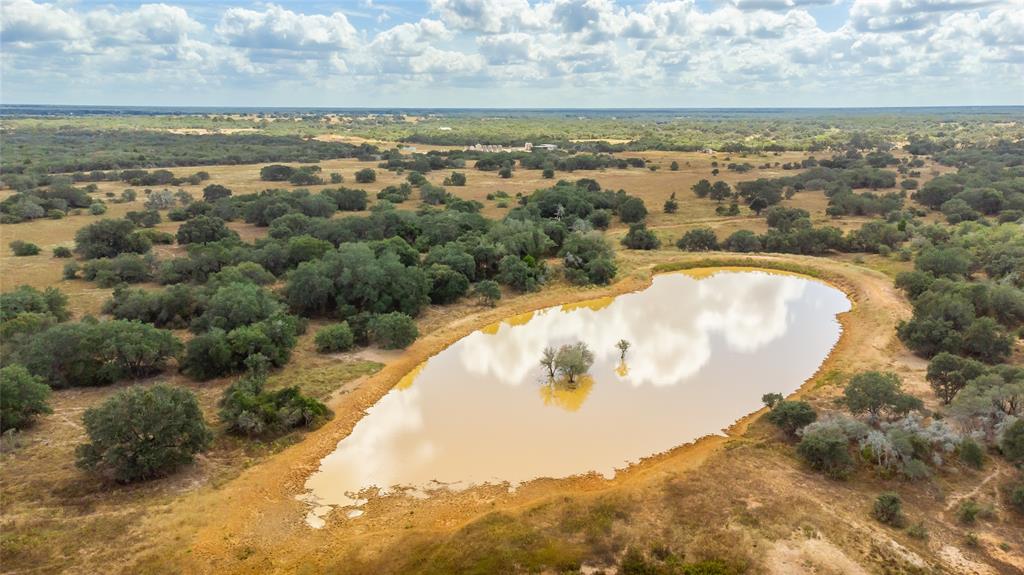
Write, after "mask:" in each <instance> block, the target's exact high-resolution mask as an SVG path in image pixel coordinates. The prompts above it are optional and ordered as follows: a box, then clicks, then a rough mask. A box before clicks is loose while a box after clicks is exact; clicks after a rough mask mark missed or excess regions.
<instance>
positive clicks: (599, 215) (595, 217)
mask: <svg viewBox="0 0 1024 575" xmlns="http://www.w3.org/2000/svg"><path fill="white" fill-rule="evenodd" d="M587 221H589V222H590V225H592V226H594V229H596V230H607V229H608V226H609V225H611V223H612V213H611V211H609V210H594V211H593V212H591V214H590V217H588V218H587Z"/></svg>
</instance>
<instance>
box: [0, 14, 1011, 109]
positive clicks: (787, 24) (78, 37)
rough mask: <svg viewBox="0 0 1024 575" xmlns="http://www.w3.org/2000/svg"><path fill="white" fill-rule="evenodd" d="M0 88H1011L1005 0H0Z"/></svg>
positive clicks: (135, 93) (430, 91)
mask: <svg viewBox="0 0 1024 575" xmlns="http://www.w3.org/2000/svg"><path fill="white" fill-rule="evenodd" d="M0 42H2V44H0V70H2V73H3V82H2V84H0V100H2V101H3V102H4V103H54V104H93V105H97V104H109V105H132V104H135V105H214V106H231V105H245V106H336V107H346V106H369V107H373V106H409V107H736V106H739V107H758V106H913V105H984V104H1022V103H1024V96H1022V95H1024V0H842V1H834V0H642V1H639V0H429V1H422V2H420V1H411V0H405V1H385V0H352V1H345V2H324V1H318V0H316V1H291V2H277V3H272V2H238V1H231V2H198V1H192V0H185V1H175V0H168V1H167V2H165V3H142V2H96V1H92V0H79V1H73V0H59V1H54V2H43V1H35V0H4V1H3V2H2V4H0Z"/></svg>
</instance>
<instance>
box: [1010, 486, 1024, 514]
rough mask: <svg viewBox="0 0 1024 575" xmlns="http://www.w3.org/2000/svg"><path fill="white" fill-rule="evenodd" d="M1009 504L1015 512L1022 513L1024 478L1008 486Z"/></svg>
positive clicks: (1023, 512)
mask: <svg viewBox="0 0 1024 575" xmlns="http://www.w3.org/2000/svg"><path fill="white" fill-rule="evenodd" d="M1007 491H1009V500H1010V505H1011V506H1012V507H1013V508H1014V509H1015V510H1016V511H1017V513H1021V514H1024V480H1018V481H1017V482H1016V483H1013V484H1011V485H1010V486H1009V489H1008V490H1007Z"/></svg>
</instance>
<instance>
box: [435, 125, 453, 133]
mask: <svg viewBox="0 0 1024 575" xmlns="http://www.w3.org/2000/svg"><path fill="white" fill-rule="evenodd" d="M438 130H441V131H442V132H451V131H452V128H451V126H441V127H440V128H438Z"/></svg>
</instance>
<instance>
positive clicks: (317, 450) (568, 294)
mask: <svg viewBox="0 0 1024 575" xmlns="http://www.w3.org/2000/svg"><path fill="white" fill-rule="evenodd" d="M665 255H668V254H663V255H661V257H658V256H659V254H641V257H638V258H637V260H639V261H636V262H635V263H636V264H637V266H636V267H635V268H633V269H632V271H631V272H629V273H628V274H624V279H622V280H621V281H619V282H617V283H615V284H613V285H610V286H605V287H602V288H595V289H587V290H581V289H579V288H574V287H568V286H565V287H562V286H559V287H556V288H554V289H551V290H550V291H548V292H541V293H540V294H527V295H525V296H520V297H517V298H516V299H515V300H512V301H511V302H509V304H505V305H500V306H498V307H497V308H495V309H493V310H485V311H482V312H472V313H469V314H467V315H465V316H463V317H460V318H458V319H457V320H455V321H453V322H451V323H449V324H447V325H445V326H443V327H441V328H438V329H436V330H434V331H432V332H430V333H428V334H426V335H425V336H424V337H422V338H421V339H420V340H418V341H417V342H416V343H414V344H413V345H412V346H410V348H408V349H407V350H406V351H405V352H403V353H402V354H401V355H400V356H399V357H398V358H397V359H396V360H395V361H394V362H392V363H390V364H389V365H388V366H386V367H385V368H384V369H382V370H381V371H380V372H378V373H377V374H375V375H374V376H372V377H369V378H367V379H366V380H364V381H363V382H362V384H361V385H360V386H359V387H358V388H356V389H354V390H353V391H351V392H350V393H348V394H345V395H344V396H342V397H338V398H335V399H334V401H332V405H331V407H332V408H333V409H334V410H335V412H336V416H335V418H334V419H333V420H332V421H331V422H329V423H328V424H326V425H325V426H324V427H322V428H321V429H319V430H317V431H316V432H314V433H311V434H309V435H308V436H307V437H306V438H305V440H304V441H303V442H302V443H301V444H298V445H296V446H294V447H292V448H290V449H288V450H286V451H285V452H283V453H281V454H279V455H277V456H275V457H274V458H272V459H270V460H268V461H265V462H263V463H261V464H260V465H258V466H256V467H254V468H253V469H250V470H248V471H247V472H245V473H244V474H243V475H242V476H240V477H239V478H237V479H236V481H234V482H232V484H230V485H227V486H225V489H226V490H229V491H231V492H232V494H233V495H234V497H227V498H223V495H224V494H223V493H221V494H220V495H221V498H222V499H226V500H228V501H233V505H232V508H233V512H231V513H228V514H223V515H221V516H220V517H221V521H220V524H217V525H213V524H211V525H210V526H209V528H207V529H203V530H201V532H200V534H199V535H198V536H197V538H196V546H195V547H194V548H193V551H194V553H196V555H195V556H194V558H196V559H199V557H207V558H209V559H210V560H217V559H220V560H223V559H224V556H225V555H227V554H225V553H224V552H223V551H216V549H217V548H220V547H222V546H223V545H224V541H223V538H224V537H226V536H227V535H226V534H227V533H232V534H238V533H244V532H247V531H251V530H252V522H253V521H254V520H255V521H257V522H258V521H262V520H264V519H265V518H266V516H267V515H268V514H269V515H271V516H273V517H274V521H275V522H276V523H283V524H284V525H279V526H278V529H281V528H285V529H286V530H287V532H288V533H290V534H291V535H294V536H295V538H297V540H296V544H298V540H299V539H302V538H303V537H307V536H309V533H310V532H313V531H314V530H312V529H310V528H309V527H308V526H307V525H306V524H305V521H304V518H305V515H306V512H307V508H306V503H304V502H302V501H300V500H299V499H298V498H297V496H301V495H303V494H304V493H305V487H304V486H305V481H306V479H307V478H308V477H309V476H310V475H311V474H312V473H314V472H315V471H316V470H317V469H318V468H319V463H320V460H321V459H322V458H323V457H325V456H326V455H328V454H329V453H331V452H332V451H333V450H334V449H336V447H337V445H338V443H339V442H340V441H341V440H342V439H344V438H345V437H347V436H348V435H349V434H350V433H351V431H352V429H353V428H354V426H355V424H356V423H357V422H358V421H359V420H360V419H362V417H363V416H364V415H365V413H366V410H367V409H368V408H369V407H371V406H372V405H374V404H375V403H377V402H378V401H379V400H380V399H381V398H382V397H383V396H384V395H385V394H386V393H388V392H389V391H390V390H391V389H392V388H393V387H394V385H395V384H397V383H398V382H399V381H400V380H401V379H402V378H403V377H404V376H405V375H406V374H408V373H409V372H410V371H411V370H413V369H415V368H416V366H418V365H420V364H421V363H423V362H424V361H426V360H427V359H428V358H430V357H431V356H433V355H435V354H437V353H439V352H440V351H441V350H443V349H444V348H445V347H447V346H449V345H451V344H452V343H454V342H455V341H458V340H459V339H461V338H463V337H465V336H466V335H468V334H470V333H472V332H473V331H476V330H479V329H481V328H484V327H486V326H488V325H491V324H494V323H496V322H500V321H501V320H502V319H504V318H507V317H512V316H516V315H519V314H523V313H529V312H534V311H538V310H541V309H545V308H550V307H556V306H560V305H571V304H578V303H581V302H585V301H588V300H594V299H599V298H604V297H610V296H618V295H622V294H626V293H630V292H635V291H639V290H642V289H646V288H647V287H649V286H650V285H651V283H652V281H653V277H654V276H655V275H657V274H659V273H665V272H673V271H683V270H686V269H696V268H706V267H714V268H722V269H727V268H755V269H758V270H761V271H768V272H782V273H793V274H797V275H804V276H807V277H810V278H811V279H814V280H817V281H822V282H824V283H827V284H828V285H830V286H832V287H835V288H837V289H839V290H840V291H842V292H843V293H844V294H845V295H846V297H847V298H848V299H849V300H850V302H851V308H850V310H849V311H847V312H844V313H841V314H838V315H837V316H836V319H837V320H838V321H839V323H840V326H841V330H842V331H841V334H840V337H839V340H838V341H837V343H836V344H835V346H833V348H832V350H831V351H830V352H829V354H828V355H827V356H826V357H825V358H824V360H823V361H822V363H821V365H820V366H819V367H818V369H817V371H816V372H815V374H814V375H813V376H811V377H810V378H808V379H807V380H806V381H804V382H803V383H802V384H801V385H800V387H799V388H797V390H796V391H795V392H794V393H793V394H792V395H793V396H796V397H802V396H804V395H806V394H807V393H808V392H809V391H810V390H811V389H814V388H816V386H817V383H819V382H820V381H821V380H822V379H823V376H824V375H825V374H827V373H828V372H830V371H832V370H834V369H835V368H836V367H837V366H838V365H839V364H840V363H841V362H842V359H843V357H844V356H845V355H846V354H845V351H846V350H847V348H848V347H849V343H848V342H849V340H850V339H851V335H852V334H853V332H854V330H855V329H856V325H855V323H854V321H853V319H852V317H853V316H855V315H856V314H857V313H858V311H859V304H860V302H861V300H862V298H863V295H864V294H862V293H861V289H860V286H859V285H858V282H857V281H856V280H855V279H854V278H855V277H856V276H857V275H858V274H864V273H869V274H875V273H876V272H872V271H870V270H867V269H866V268H862V267H858V266H851V265H849V264H845V263H842V262H836V261H832V260H819V259H815V258H811V257H806V256H804V257H802V256H778V255H765V256H748V257H728V256H725V257H723V256H718V255H713V254H700V255H696V254H695V255H690V256H687V255H680V254H673V257H671V258H665V257H664V256H665ZM652 256H653V257H652ZM644 260H654V261H644ZM658 260H660V261H658ZM878 275H879V276H880V275H881V274H878ZM762 412H763V410H759V411H756V412H753V413H750V414H748V415H746V416H744V417H742V418H740V419H739V420H737V421H736V422H734V423H733V424H732V425H730V426H729V427H728V428H726V429H724V430H723V432H724V434H725V435H709V436H705V437H702V438H699V439H697V440H695V441H692V442H689V443H686V444H683V445H680V446H677V447H675V448H673V449H670V450H668V451H665V452H662V453H659V454H656V455H652V456H649V457H646V458H643V459H641V460H640V461H637V462H635V463H633V464H632V465H629V466H628V467H627V468H625V469H624V470H621V471H618V472H617V473H616V475H615V477H614V478H613V479H604V478H603V477H598V476H595V474H589V475H580V476H574V477H570V478H565V479H544V478H538V479H535V480H533V481H530V482H528V483H526V484H524V485H521V486H520V487H519V488H518V489H517V490H516V491H515V492H514V493H507V489H506V488H504V487H503V486H486V485H485V486H479V487H474V488H471V489H469V490H467V491H463V492H459V493H455V494H439V495H438V496H437V497H436V498H435V497H432V498H430V499H429V500H416V502H415V503H410V502H408V501H402V499H408V498H396V497H383V498H377V499H375V500H374V501H372V502H371V503H370V504H368V505H367V506H366V508H365V509H366V514H365V515H364V516H363V517H361V518H360V519H359V521H358V522H356V523H358V524H359V525H354V524H353V523H352V522H350V521H348V520H347V519H345V518H344V517H341V515H343V514H339V513H336V514H332V515H330V516H328V517H327V518H326V519H327V521H326V525H325V527H324V528H323V529H321V530H319V531H316V533H317V536H318V537H317V538H319V537H321V536H327V537H331V535H330V534H331V533H334V532H336V531H338V530H344V529H346V528H349V527H351V528H352V529H355V530H356V531H357V533H362V534H367V535H368V534H370V533H374V534H378V535H380V534H383V533H389V532H392V530H394V529H396V527H395V526H394V525H393V524H392V523H393V520H394V519H395V518H394V517H391V516H392V515H395V514H398V513H409V514H411V513H416V516H417V518H418V519H417V523H422V522H423V521H426V524H428V525H434V526H435V527H434V528H446V529H451V528H455V527H457V526H459V525H464V524H466V523H468V522H469V521H472V520H473V519H475V518H476V517H479V516H480V515H481V514H482V513H484V512H487V511H493V510H494V509H506V510H508V509H515V508H518V507H521V506H523V505H527V504H529V503H530V502H535V501H537V500H539V499H543V498H544V497H548V496H550V495H552V494H555V493H560V492H576V493H578V492H599V491H602V490H604V489H608V488H611V487H614V486H616V485H620V484H623V483H625V482H629V481H632V480H634V479H637V478H640V477H642V476H644V475H645V474H647V473H649V472H651V471H652V470H654V469H656V468H657V467H658V466H659V464H660V463H662V462H665V461H669V460H671V461H672V462H673V467H674V469H675V470H676V471H678V470H694V469H697V468H699V467H700V466H701V464H702V463H703V462H705V461H706V460H707V459H708V458H709V457H711V456H712V455H714V454H715V453H717V452H719V451H720V450H722V449H723V448H724V447H725V446H726V444H728V443H730V442H732V441H735V440H737V439H740V438H741V437H742V436H743V435H744V434H745V433H746V431H747V429H748V427H749V426H750V424H751V423H752V422H753V421H755V420H756V419H757V418H758V417H759V416H760V415H761V414H762ZM503 491H505V492H506V493H503ZM257 494H258V497H257V498H256V499H254V496H256V495H257ZM480 500H486V501H488V502H490V505H487V506H483V505H480ZM241 501H250V502H251V505H243V506H242V507H238V504H239V503H240V502H241ZM239 509H245V511H239ZM389 517H390V519H389ZM285 525H287V526H288V527H285ZM278 535H282V533H280V532H278ZM291 539H292V537H289V540H291ZM300 546H301V547H306V546H307V545H306V544H305V543H303V544H301V545H300ZM259 547H263V545H259ZM309 551H310V552H313V551H312V550H311V549H310V550H309Z"/></svg>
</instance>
